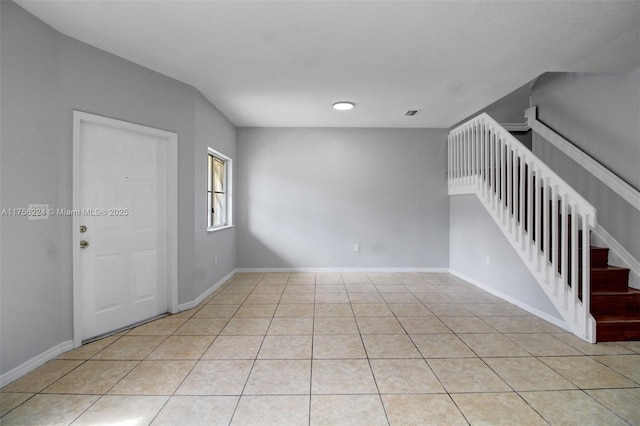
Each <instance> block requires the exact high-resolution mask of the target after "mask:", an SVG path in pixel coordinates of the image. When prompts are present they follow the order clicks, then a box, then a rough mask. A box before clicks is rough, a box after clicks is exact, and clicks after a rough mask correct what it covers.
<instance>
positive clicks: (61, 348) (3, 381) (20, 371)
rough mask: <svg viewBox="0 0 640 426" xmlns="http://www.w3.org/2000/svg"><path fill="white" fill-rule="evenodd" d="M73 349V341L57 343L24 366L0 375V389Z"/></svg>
mask: <svg viewBox="0 0 640 426" xmlns="http://www.w3.org/2000/svg"><path fill="white" fill-rule="evenodd" d="M71 349H73V340H67V341H66V342H62V343H59V344H57V345H55V346H54V347H52V348H51V349H49V350H47V351H45V352H43V353H41V354H40V355H37V356H35V357H33V358H31V359H30V360H29V361H27V362H25V363H24V364H21V365H19V366H18V367H16V368H14V369H13V370H9V371H7V372H6V373H4V374H2V375H0V388H1V387H4V386H6V385H8V384H9V383H11V382H13V381H14V380H16V379H19V378H20V377H22V376H24V375H25V374H27V373H29V372H31V371H33V370H34V369H36V368H38V367H40V366H41V365H43V364H44V363H46V362H47V361H51V360H52V359H54V358H56V357H57V356H58V355H60V354H61V353H64V352H67V351H70V350H71Z"/></svg>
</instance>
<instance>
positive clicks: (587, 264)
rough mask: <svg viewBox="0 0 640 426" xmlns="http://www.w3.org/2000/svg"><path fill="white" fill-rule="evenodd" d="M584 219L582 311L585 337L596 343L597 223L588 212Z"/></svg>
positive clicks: (582, 217) (582, 215)
mask: <svg viewBox="0 0 640 426" xmlns="http://www.w3.org/2000/svg"><path fill="white" fill-rule="evenodd" d="M580 217H581V219H582V241H581V246H582V250H581V253H582V254H581V255H582V259H581V263H582V271H581V274H582V277H581V278H582V279H581V281H582V283H581V285H582V309H583V310H584V312H585V321H586V324H585V337H586V338H587V340H589V341H590V342H592V343H593V342H595V341H596V329H595V322H594V321H593V319H592V316H591V221H592V220H593V221H595V217H592V216H591V215H590V214H589V213H588V212H586V213H583V214H581V215H580Z"/></svg>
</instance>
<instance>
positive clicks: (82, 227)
mask: <svg viewBox="0 0 640 426" xmlns="http://www.w3.org/2000/svg"><path fill="white" fill-rule="evenodd" d="M85 232H87V227H86V226H84V225H80V233H82V234H84V233H85Z"/></svg>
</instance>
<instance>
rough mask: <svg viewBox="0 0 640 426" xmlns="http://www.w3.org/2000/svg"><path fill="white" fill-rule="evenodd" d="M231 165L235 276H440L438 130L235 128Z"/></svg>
mask: <svg viewBox="0 0 640 426" xmlns="http://www.w3.org/2000/svg"><path fill="white" fill-rule="evenodd" d="M238 159H239V161H240V163H241V164H242V167H241V170H240V173H239V175H238V180H237V184H238V185H237V191H236V193H237V194H238V212H239V214H238V215H237V219H238V241H237V244H238V267H239V268H358V267H361V268H366V267H383V268H391V267H398V268H411V267H421V268H447V267H448V265H449V259H448V251H449V250H448V240H449V237H448V232H449V231H448V229H449V224H448V217H449V212H448V200H447V199H448V196H447V184H446V176H445V172H446V166H447V159H446V131H445V130H434V129H361V128H358V129H353V128H351V129H348V128H346V129H335V128H307V129H298V128H270V129H265V128H260V129H257V128H241V129H238ZM354 244H360V245H361V252H359V253H356V252H354Z"/></svg>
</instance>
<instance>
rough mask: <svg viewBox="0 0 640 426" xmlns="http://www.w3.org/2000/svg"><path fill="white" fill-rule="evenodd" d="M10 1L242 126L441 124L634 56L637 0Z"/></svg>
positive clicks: (637, 52)
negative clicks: (542, 83) (556, 78)
mask: <svg viewBox="0 0 640 426" xmlns="http://www.w3.org/2000/svg"><path fill="white" fill-rule="evenodd" d="M16 3H18V4H19V5H20V6H22V7H24V8H25V9H27V10H28V11H29V12H31V13H32V14H34V15H36V16H37V17H39V18H40V19H42V20H43V21H45V22H47V23H48V24H49V25H51V26H53V27H54V28H55V29H57V30H58V31H60V32H62V33H64V34H67V35H69V36H71V37H73V38H76V39H79V40H82V41H84V42H86V43H88V44H91V45H93V46H96V47H98V48H101V49H104V50H106V51H108V52H111V53H113V54H115V55H118V56H121V57H123V58H126V59H129V60H131V61H133V62H135V63H138V64H140V65H143V66H145V67H148V68H151V69H153V70H156V71H158V72H160V73H162V74H165V75H167V76H170V77H173V78H176V79H178V80H180V81H183V82H185V83H188V84H190V85H193V86H195V87H196V88H197V89H198V90H200V92H202V93H203V94H204V95H205V96H206V97H207V98H208V99H209V100H210V101H211V102H212V103H214V104H215V105H216V106H217V107H218V108H219V109H220V110H221V111H222V112H223V113H224V114H225V115H226V116H227V117H228V118H229V119H230V120H231V121H232V122H233V123H234V124H236V125H237V126H261V127H262V126H265V127H272V126H283V127H294V126H301V127H306V126H338V127H344V126H354V127H449V126H451V125H452V124H454V123H456V122H458V121H459V120H461V119H463V118H464V117H466V116H468V115H470V114H472V113H474V112H476V111H477V110H479V109H481V108H483V107H485V106H487V105H488V104H490V103H492V102H494V101H496V100H497V99H499V98H501V97H502V96H504V95H506V94H507V93H509V92H511V91H512V90H514V89H516V88H517V87H519V86H521V85H523V84H525V83H526V82H528V81H530V80H532V79H534V78H535V77H537V76H539V75H540V74H542V73H544V72H547V71H578V72H625V71H629V70H631V69H633V68H635V67H636V66H638V64H639V63H640V33H639V29H640V13H639V12H640V1H612V0H607V1H584V0H580V1H366V0H360V1H304V0H297V1H294V0H292V1H268V0H267V1H264V0H263V1H213V0H208V1H185V0H174V1H158V0H146V1H99V0H93V1H91V0H88V1H60V0H47V1H33V0H17V1H16ZM339 100H350V101H353V102H355V103H356V104H357V107H356V108H355V109H354V110H352V111H348V112H338V111H334V110H333V109H331V104H332V103H333V102H335V101H339ZM410 109H415V110H420V113H419V114H417V115H416V116H414V117H405V116H404V113H405V112H406V111H407V110H410Z"/></svg>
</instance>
